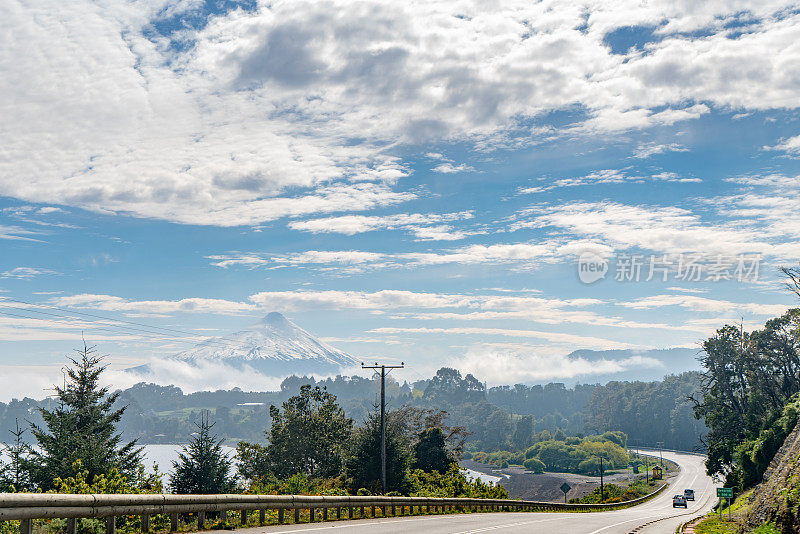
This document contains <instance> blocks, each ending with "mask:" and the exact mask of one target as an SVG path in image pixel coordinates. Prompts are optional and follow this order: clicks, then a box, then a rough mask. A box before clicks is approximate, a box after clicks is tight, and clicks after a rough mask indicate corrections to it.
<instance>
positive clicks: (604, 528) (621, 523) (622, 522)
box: [589, 517, 647, 534]
mask: <svg viewBox="0 0 800 534" xmlns="http://www.w3.org/2000/svg"><path fill="white" fill-rule="evenodd" d="M643 519H647V517H637V518H636V519H628V520H627V521H620V522H619V523H614V524H613V525H607V526H605V527H603V528H598V529H597V530H593V531H591V532H590V533H589V534H597V533H598V532H603V531H604V530H608V529H609V528H614V527H618V526H620V525H624V524H625V523H633V522H634V521H642V520H643Z"/></svg>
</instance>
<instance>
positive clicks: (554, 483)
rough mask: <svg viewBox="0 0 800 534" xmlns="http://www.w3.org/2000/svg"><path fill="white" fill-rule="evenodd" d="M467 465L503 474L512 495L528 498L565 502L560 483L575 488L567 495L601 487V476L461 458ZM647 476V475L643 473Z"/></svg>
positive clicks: (610, 478) (619, 479)
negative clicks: (534, 470) (540, 470)
mask: <svg viewBox="0 0 800 534" xmlns="http://www.w3.org/2000/svg"><path fill="white" fill-rule="evenodd" d="M461 465H463V466H464V467H466V468H469V469H472V470H473V471H478V472H480V473H486V474H488V475H494V476H501V477H503V478H502V479H501V480H500V482H499V484H502V485H503V486H504V487H505V488H506V491H508V495H509V496H510V497H511V498H512V499H525V500H529V501H540V502H564V493H563V492H562V491H561V485H562V484H563V483H564V482H566V483H567V484H569V485H570V486H571V487H572V489H571V490H569V493H567V499H574V498H576V497H583V496H584V495H588V494H589V493H591V492H593V491H594V490H595V489H596V488H599V487H600V478H599V477H589V476H585V475H574V474H572V473H541V474H535V473H531V472H530V471H526V470H525V469H522V468H520V467H508V468H505V469H498V468H496V467H494V466H491V465H486V464H480V463H477V462H474V461H472V460H464V461H462V462H461ZM641 476H644V475H641ZM627 481H628V475H626V474H625V473H615V474H609V475H607V476H606V477H605V482H606V483H607V484H609V483H614V484H620V483H623V482H627Z"/></svg>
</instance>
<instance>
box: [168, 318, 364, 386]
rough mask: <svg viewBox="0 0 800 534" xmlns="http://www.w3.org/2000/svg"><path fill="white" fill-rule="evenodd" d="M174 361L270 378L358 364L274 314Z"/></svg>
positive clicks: (201, 344) (350, 357)
mask: <svg viewBox="0 0 800 534" xmlns="http://www.w3.org/2000/svg"><path fill="white" fill-rule="evenodd" d="M173 358H174V359H177V360H181V361H185V362H187V363H194V364H202V363H204V362H214V363H224V364H226V365H230V366H233V367H236V368H244V367H245V366H247V367H250V368H252V369H254V370H256V371H258V372H260V373H263V374H266V375H269V376H289V375H293V374H294V375H304V374H306V375H307V374H314V375H317V376H320V375H326V374H334V373H337V372H340V371H342V370H343V369H345V368H347V367H352V366H354V365H358V363H359V362H358V360H356V359H355V358H353V357H352V356H350V355H349V354H347V353H345V352H342V351H340V350H338V349H335V348H333V347H331V346H330V345H328V344H327V343H323V342H322V341H319V340H318V339H316V338H314V336H312V335H311V334H309V333H308V332H306V331H305V330H303V329H302V328H300V327H299V326H297V325H296V324H294V323H293V322H291V321H290V320H288V319H287V318H286V317H284V316H283V315H281V314H280V313H277V312H272V313H270V314H268V315H267V316H266V317H264V318H263V319H262V320H261V321H259V322H258V323H256V324H254V325H252V326H249V327H247V328H245V329H244V330H240V331H239V332H234V333H233V334H229V335H226V336H222V337H217V338H210V339H208V340H206V341H203V342H202V343H200V344H198V345H197V346H196V347H194V348H192V349H189V350H186V351H184V352H181V353H179V354H176V355H175V356H174V357H173Z"/></svg>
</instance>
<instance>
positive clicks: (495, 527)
mask: <svg viewBox="0 0 800 534" xmlns="http://www.w3.org/2000/svg"><path fill="white" fill-rule="evenodd" d="M560 519H562V518H561V517H553V518H551V519H537V520H536V521H520V522H519V523H506V524H505V525H492V526H489V527H481V528H476V529H473V530H463V531H461V532H453V533H452V534H476V533H478V532H487V531H489V530H500V529H501V528H511V527H519V526H522V525H531V524H533V523H547V522H548V521H558V520H560Z"/></svg>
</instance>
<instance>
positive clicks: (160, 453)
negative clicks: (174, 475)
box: [143, 445, 236, 473]
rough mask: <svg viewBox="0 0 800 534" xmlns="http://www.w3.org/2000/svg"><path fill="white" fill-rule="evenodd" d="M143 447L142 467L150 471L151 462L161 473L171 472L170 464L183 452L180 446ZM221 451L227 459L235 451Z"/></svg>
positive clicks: (225, 448) (224, 448) (231, 456)
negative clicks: (156, 465) (155, 464)
mask: <svg viewBox="0 0 800 534" xmlns="http://www.w3.org/2000/svg"><path fill="white" fill-rule="evenodd" d="M143 447H144V462H143V463H144V466H145V468H146V469H147V470H148V471H150V468H151V467H152V466H153V462H155V463H157V464H158V468H159V471H161V472H162V473H171V472H172V462H175V461H177V460H178V454H179V453H180V452H181V451H182V450H183V449H182V447H181V445H143ZM222 450H223V452H224V453H225V454H227V455H228V457H229V458H233V457H234V455H235V453H236V449H235V448H233V447H228V446H226V445H223V446H222Z"/></svg>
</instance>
